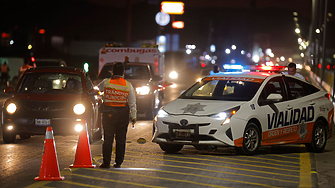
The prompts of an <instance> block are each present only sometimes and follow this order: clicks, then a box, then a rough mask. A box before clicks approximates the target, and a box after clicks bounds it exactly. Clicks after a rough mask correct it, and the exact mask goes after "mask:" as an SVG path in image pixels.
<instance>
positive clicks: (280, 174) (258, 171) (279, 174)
mask: <svg viewBox="0 0 335 188" xmlns="http://www.w3.org/2000/svg"><path fill="white" fill-rule="evenodd" d="M126 156H127V157H135V158H142V156H132V155H126ZM145 158H146V159H153V160H159V161H169V162H176V163H186V164H195V165H204V166H213V167H218V168H228V169H234V170H241V171H249V172H253V173H255V172H257V173H264V174H271V175H278V176H288V177H297V178H299V177H300V176H298V175H290V174H283V173H275V172H267V171H260V170H251V169H244V168H235V167H229V166H220V165H212V164H207V163H198V162H188V161H176V160H169V159H159V158H154V157H145Z"/></svg>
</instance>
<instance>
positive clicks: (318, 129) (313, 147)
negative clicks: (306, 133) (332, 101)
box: [305, 120, 327, 153]
mask: <svg viewBox="0 0 335 188" xmlns="http://www.w3.org/2000/svg"><path fill="white" fill-rule="evenodd" d="M326 144H327V129H326V126H325V124H324V122H323V121H321V120H318V121H316V123H315V125H314V127H313V132H312V142H311V143H309V144H305V146H306V148H307V151H309V152H315V153H320V152H322V151H323V150H324V149H325V147H326Z"/></svg>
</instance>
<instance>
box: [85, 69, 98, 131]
mask: <svg viewBox="0 0 335 188" xmlns="http://www.w3.org/2000/svg"><path fill="white" fill-rule="evenodd" d="M85 84H86V92H87V93H89V92H90V90H91V89H93V83H92V81H91V79H90V77H89V75H88V74H87V73H85ZM88 98H89V100H90V103H91V104H93V109H92V111H93V116H94V118H93V127H92V128H93V130H95V129H97V128H100V127H99V125H98V123H99V119H98V118H99V114H98V109H99V102H98V97H97V96H94V95H89V96H88Z"/></svg>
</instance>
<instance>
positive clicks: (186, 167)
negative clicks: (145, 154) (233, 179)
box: [125, 160, 299, 183]
mask: <svg viewBox="0 0 335 188" xmlns="http://www.w3.org/2000/svg"><path fill="white" fill-rule="evenodd" d="M125 161H127V162H132V163H141V164H149V165H157V166H167V167H174V168H185V169H192V170H201V171H208V172H215V173H223V174H231V175H237V176H246V177H252V178H260V179H267V180H273V181H280V182H286V183H299V182H298V181H289V180H283V179H275V178H269V177H264V176H255V175H249V174H239V173H234V172H225V171H219V170H209V169H204V168H194V167H188V166H177V165H168V164H158V163H149V162H139V161H138V160H136V161H132V160H125Z"/></svg>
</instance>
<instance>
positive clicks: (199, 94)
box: [179, 80, 261, 101]
mask: <svg viewBox="0 0 335 188" xmlns="http://www.w3.org/2000/svg"><path fill="white" fill-rule="evenodd" d="M260 85H261V83H259V82H251V81H240V80H205V81H204V80H203V81H201V82H197V83H196V84H194V85H193V86H192V87H190V88H189V89H188V90H187V91H185V92H184V93H183V94H182V95H181V96H180V97H179V98H180V99H202V100H224V101H249V100H251V99H252V98H253V97H254V96H255V94H256V92H257V90H258V88H259V87H260Z"/></svg>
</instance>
